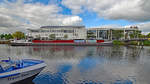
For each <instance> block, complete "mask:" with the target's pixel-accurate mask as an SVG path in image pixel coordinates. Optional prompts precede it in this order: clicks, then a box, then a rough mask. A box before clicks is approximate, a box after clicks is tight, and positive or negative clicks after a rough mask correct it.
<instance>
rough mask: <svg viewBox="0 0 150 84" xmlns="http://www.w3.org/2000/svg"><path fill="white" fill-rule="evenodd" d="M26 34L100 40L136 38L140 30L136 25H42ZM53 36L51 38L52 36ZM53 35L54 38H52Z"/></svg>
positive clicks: (47, 37) (39, 36)
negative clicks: (88, 26)
mask: <svg viewBox="0 0 150 84" xmlns="http://www.w3.org/2000/svg"><path fill="white" fill-rule="evenodd" d="M28 31H29V32H28V36H29V37H32V38H38V39H45V40H46V39H56V40H57V39H58V40H73V39H101V40H121V39H130V38H138V34H137V35H135V33H137V32H138V33H140V32H141V31H140V30H139V29H138V27H137V26H131V27H126V28H102V27H100V28H88V29H86V28H85V26H42V27H41V28H39V29H28ZM52 37H53V38H52ZM54 37H55V38H54Z"/></svg>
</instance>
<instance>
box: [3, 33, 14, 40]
mask: <svg viewBox="0 0 150 84" xmlns="http://www.w3.org/2000/svg"><path fill="white" fill-rule="evenodd" d="M4 36H5V39H6V40H9V39H13V36H12V35H11V34H5V35H4Z"/></svg>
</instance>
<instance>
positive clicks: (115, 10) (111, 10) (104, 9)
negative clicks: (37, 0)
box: [62, 0, 150, 21]
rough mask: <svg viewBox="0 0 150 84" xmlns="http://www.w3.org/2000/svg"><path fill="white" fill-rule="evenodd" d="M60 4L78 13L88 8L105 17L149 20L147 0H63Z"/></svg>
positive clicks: (149, 12) (149, 11) (148, 3)
mask: <svg viewBox="0 0 150 84" xmlns="http://www.w3.org/2000/svg"><path fill="white" fill-rule="evenodd" d="M62 4H63V5H65V6H66V7H68V8H70V9H71V10H72V13H74V14H79V13H82V12H83V11H85V9H86V10H89V11H93V12H96V13H97V14H98V15H99V16H100V17H104V18H105V19H114V20H116V19H123V20H129V21H149V20H150V9H149V7H150V1H149V0H63V1H62Z"/></svg>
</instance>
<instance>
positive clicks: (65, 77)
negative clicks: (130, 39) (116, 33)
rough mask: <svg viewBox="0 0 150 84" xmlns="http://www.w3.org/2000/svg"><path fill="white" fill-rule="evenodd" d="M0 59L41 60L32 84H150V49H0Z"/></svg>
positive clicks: (47, 47)
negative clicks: (44, 64)
mask: <svg viewBox="0 0 150 84" xmlns="http://www.w3.org/2000/svg"><path fill="white" fill-rule="evenodd" d="M0 55H1V56H4V57H6V56H8V57H9V56H10V57H13V58H33V59H40V60H44V61H45V63H46V64H47V67H46V68H45V69H44V70H43V71H42V72H41V73H40V74H39V75H38V76H37V77H36V78H35V79H34V80H33V81H32V82H31V83H32V84H150V80H149V78H150V47H144V49H142V50H141V49H140V48H135V47H108V46H107V47H106V46H103V47H102V46H101V47H92V46H89V47H88V46H86V47H85V46H84V47H81V46H78V47H75V46H30V47H29V46H26V47H12V46H8V45H0Z"/></svg>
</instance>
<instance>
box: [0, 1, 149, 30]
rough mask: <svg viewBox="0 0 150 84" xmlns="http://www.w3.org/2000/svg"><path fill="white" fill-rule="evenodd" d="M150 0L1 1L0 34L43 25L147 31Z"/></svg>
mask: <svg viewBox="0 0 150 84" xmlns="http://www.w3.org/2000/svg"><path fill="white" fill-rule="evenodd" d="M149 7H150V0H132V1H131V0H117V1H116V0H0V19H1V22H0V28H1V30H0V32H3V31H6V32H9V31H10V30H12V31H13V30H25V29H27V28H35V29H36V28H40V27H41V26H45V25H60V24H61V25H77V24H82V25H85V26H86V27H87V28H88V27H100V26H109V27H110V26H112V27H114V26H115V27H116V26H118V27H122V26H123V27H124V26H131V25H133V26H135V25H137V26H139V28H140V29H141V30H143V31H144V32H149V31H150V28H149V26H150V10H149Z"/></svg>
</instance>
